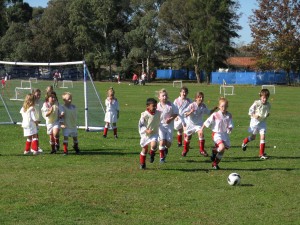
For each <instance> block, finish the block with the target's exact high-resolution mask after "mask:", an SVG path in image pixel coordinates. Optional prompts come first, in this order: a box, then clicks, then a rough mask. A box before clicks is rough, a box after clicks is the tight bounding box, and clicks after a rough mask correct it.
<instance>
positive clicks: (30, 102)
mask: <svg viewBox="0 0 300 225" xmlns="http://www.w3.org/2000/svg"><path fill="white" fill-rule="evenodd" d="M34 102H35V96H34V95H33V94H27V95H26V97H25V100H24V103H23V109H24V112H26V111H27V110H28V109H29V108H30V107H32V106H34Z"/></svg>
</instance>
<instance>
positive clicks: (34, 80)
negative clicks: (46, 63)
mask: <svg viewBox="0 0 300 225" xmlns="http://www.w3.org/2000/svg"><path fill="white" fill-rule="evenodd" d="M29 81H30V82H31V83H35V84H36V83H37V78H36V77H29Z"/></svg>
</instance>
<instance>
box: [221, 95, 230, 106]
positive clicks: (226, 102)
mask: <svg viewBox="0 0 300 225" xmlns="http://www.w3.org/2000/svg"><path fill="white" fill-rule="evenodd" d="M222 102H225V104H226V105H227V106H228V100H227V99H226V98H224V97H221V98H219V105H220V104H221V103H222Z"/></svg>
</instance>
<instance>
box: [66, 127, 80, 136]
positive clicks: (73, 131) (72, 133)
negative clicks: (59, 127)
mask: <svg viewBox="0 0 300 225" xmlns="http://www.w3.org/2000/svg"><path fill="white" fill-rule="evenodd" d="M63 135H64V137H77V136H78V132H77V128H74V129H69V128H64V129H63Z"/></svg>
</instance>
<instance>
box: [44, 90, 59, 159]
mask: <svg viewBox="0 0 300 225" xmlns="http://www.w3.org/2000/svg"><path fill="white" fill-rule="evenodd" d="M56 99H57V97H56V93H55V92H54V91H52V92H48V93H47V97H46V102H44V104H43V107H42V115H43V117H44V118H45V120H46V126H47V134H48V135H49V137H50V145H51V152H50V153H51V154H54V153H56V152H57V151H58V150H59V131H60V122H59V115H60V113H59V107H58V105H57V104H56Z"/></svg>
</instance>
